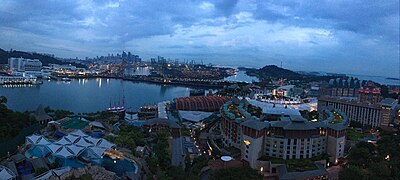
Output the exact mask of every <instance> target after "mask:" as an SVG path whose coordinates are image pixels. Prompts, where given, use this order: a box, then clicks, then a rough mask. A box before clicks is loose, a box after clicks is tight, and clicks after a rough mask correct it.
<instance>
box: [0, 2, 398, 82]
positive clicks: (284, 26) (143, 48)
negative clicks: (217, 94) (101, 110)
mask: <svg viewBox="0 0 400 180" xmlns="http://www.w3.org/2000/svg"><path fill="white" fill-rule="evenodd" d="M0 4H1V5H0V40H1V41H0V48H3V49H6V50H9V49H10V48H12V49H17V50H24V51H36V52H41V53H51V54H55V55H56V56H58V57H80V58H84V57H86V56H87V57H94V56H97V55H99V56H100V55H107V54H108V53H114V54H116V53H121V52H122V50H125V51H131V52H132V53H134V54H138V55H139V56H141V57H142V58H143V59H145V60H147V59H149V58H150V57H156V56H157V55H160V56H164V57H167V58H172V59H175V58H179V59H180V60H183V59H184V58H186V59H193V60H198V61H200V60H201V59H202V60H203V61H204V62H206V63H213V64H221V65H240V66H250V67H260V66H264V65H267V64H276V65H279V64H280V62H281V61H282V62H283V66H284V67H285V68H289V69H293V70H308V71H326V72H339V73H352V74H365V75H381V76H390V77H399V67H400V66H399V53H400V52H399V48H400V46H399V21H400V20H399V0H382V1H375V0H351V1H349V0H331V1H324V0H321V1H315V0H309V1H308V0H307V1H296V2H293V1H286V0H276V1H268V0H265V1H264V0H259V1H252V0H244V1H235V0H225V1H197V0H193V1H190V0H186V1H174V0H142V1H138V0H119V1H105V0H96V1H94V0H93V1H91V0H77V1H65V0H59V1H56V0H36V1H32V0H0Z"/></svg>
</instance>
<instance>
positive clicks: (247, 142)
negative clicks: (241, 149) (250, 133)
mask: <svg viewBox="0 0 400 180" xmlns="http://www.w3.org/2000/svg"><path fill="white" fill-rule="evenodd" d="M243 142H244V143H245V144H246V145H250V144H251V143H250V141H249V140H243Z"/></svg>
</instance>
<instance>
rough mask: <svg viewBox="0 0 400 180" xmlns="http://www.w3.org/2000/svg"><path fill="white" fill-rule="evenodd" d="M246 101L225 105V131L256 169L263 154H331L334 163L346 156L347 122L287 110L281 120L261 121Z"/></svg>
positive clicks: (283, 156) (290, 156)
mask: <svg viewBox="0 0 400 180" xmlns="http://www.w3.org/2000/svg"><path fill="white" fill-rule="evenodd" d="M246 104H248V103H246V100H245V99H242V100H240V101H238V102H234V101H229V102H227V103H226V104H225V105H224V106H223V107H222V108H221V114H222V120H221V131H222V139H223V144H224V146H226V147H230V146H233V147H236V148H239V149H240V150H241V159H242V160H244V161H246V162H248V163H249V165H250V166H251V167H252V168H256V167H257V162H258V159H259V158H261V157H263V156H266V157H270V158H279V159H307V158H314V157H317V156H320V155H323V154H328V155H329V156H330V161H331V162H337V160H338V159H339V158H341V157H343V155H344V144H345V136H346V126H344V125H343V124H332V122H328V120H326V121H325V120H324V121H320V122H310V121H308V120H306V119H304V118H303V117H302V116H299V115H286V114H284V113H283V114H281V116H280V117H279V118H278V119H277V120H276V119H274V120H268V119H264V120H260V119H259V118H257V117H255V116H253V115H251V114H250V113H249V112H248V111H249V109H251V108H252V107H251V106H252V105H246ZM345 118H347V117H345ZM345 121H347V119H346V120H345Z"/></svg>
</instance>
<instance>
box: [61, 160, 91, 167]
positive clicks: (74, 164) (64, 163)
mask: <svg viewBox="0 0 400 180" xmlns="http://www.w3.org/2000/svg"><path fill="white" fill-rule="evenodd" d="M56 161H57V162H58V163H59V164H60V165H61V166H62V167H67V166H69V167H71V168H82V167H85V164H84V163H82V162H81V161H79V160H77V159H74V158H69V159H64V158H56Z"/></svg>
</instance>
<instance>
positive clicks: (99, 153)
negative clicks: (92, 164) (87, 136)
mask: <svg viewBox="0 0 400 180" xmlns="http://www.w3.org/2000/svg"><path fill="white" fill-rule="evenodd" d="M89 149H90V150H92V151H93V153H94V154H95V155H96V156H98V157H101V156H102V155H103V154H104V152H105V151H106V150H107V149H105V148H100V147H90V148H89Z"/></svg>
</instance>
